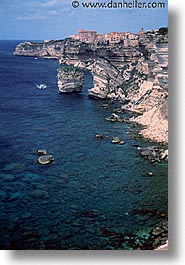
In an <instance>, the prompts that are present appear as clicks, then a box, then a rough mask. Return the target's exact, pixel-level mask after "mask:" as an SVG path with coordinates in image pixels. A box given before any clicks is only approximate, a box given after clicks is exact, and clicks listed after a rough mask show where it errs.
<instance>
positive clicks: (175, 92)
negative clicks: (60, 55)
mask: <svg viewBox="0 0 185 265" xmlns="http://www.w3.org/2000/svg"><path fill="white" fill-rule="evenodd" d="M169 27H170V42H169V50H170V54H169V55H170V56H169V62H170V68H169V95H170V97H169V98H170V100H169V132H170V133H169V142H170V148H169V149H170V157H169V195H170V197H169V228H170V229H169V251H160V252H158V251H11V252H10V253H9V254H10V256H9V258H10V260H12V261H15V260H17V261H19V262H20V264H21V262H22V263H25V262H26V261H36V260H38V261H41V262H42V261H43V262H46V263H47V262H52V264H53V262H63V263H65V262H66V263H67V262H68V261H71V262H77V261H81V262H82V263H85V262H86V263H88V262H89V261H90V262H92V261H94V262H98V261H103V262H106V261H108V263H109V262H112V263H113V264H114V263H115V261H124V262H125V261H130V260H132V261H136V262H137V261H138V258H139V259H140V260H143V261H146V262H147V261H148V262H149V263H151V258H153V259H154V260H155V261H159V260H163V261H167V262H168V261H169V262H171V261H172V260H174V261H175V260H176V258H177V257H178V254H179V253H178V249H179V246H178V242H179V237H180V231H179V230H180V228H178V227H177V216H179V215H178V214H179V211H180V205H181V203H180V202H179V201H178V196H177V194H178V180H179V176H180V172H179V168H180V167H179V162H178V159H175V158H176V157H177V153H178V150H177V148H178V146H180V142H179V141H180V140H179V137H178V136H179V132H178V130H177V128H179V126H178V125H179V124H180V115H179V113H178V108H177V105H176V104H177V102H178V101H179V98H180V84H179V82H178V80H179V78H178V72H179V70H178V65H179V64H178V58H179V57H180V56H178V54H179V51H177V47H176V45H177V44H176V43H177V40H178V39H179V38H178V36H179V35H180V32H179V30H178V29H179V28H180V27H179V17H178V13H177V12H176V10H169ZM174 73H175V74H174ZM88 75H89V78H90V74H88ZM84 93H86V91H84ZM172 139H176V141H175V142H174V141H172Z"/></svg>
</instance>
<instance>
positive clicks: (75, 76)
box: [57, 65, 84, 93]
mask: <svg viewBox="0 0 185 265" xmlns="http://www.w3.org/2000/svg"><path fill="white" fill-rule="evenodd" d="M57 77H58V89H59V92H60V93H72V92H81V90H82V86H83V83H84V72H83V70H81V69H80V68H78V67H74V66H72V65H67V66H63V67H61V68H58V75H57Z"/></svg>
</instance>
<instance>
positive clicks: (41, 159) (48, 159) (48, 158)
mask: <svg viewBox="0 0 185 265" xmlns="http://www.w3.org/2000/svg"><path fill="white" fill-rule="evenodd" d="M53 161H54V157H53V156H52V155H42V156H40V157H39V158H38V159H37V162H38V163H39V164H41V165H48V164H49V163H51V162H53Z"/></svg>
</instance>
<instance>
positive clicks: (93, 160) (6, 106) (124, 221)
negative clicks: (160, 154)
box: [0, 41, 168, 249]
mask: <svg viewBox="0 0 185 265" xmlns="http://www.w3.org/2000/svg"><path fill="white" fill-rule="evenodd" d="M15 45H16V42H5V41H1V42H0V80H1V82H0V90H1V98H0V109H1V112H0V155H1V161H0V169H1V173H0V178H1V187H0V212H1V214H0V247H1V249H133V248H135V247H137V246H138V245H140V244H141V243H143V242H145V240H146V239H147V237H148V235H149V231H150V230H151V228H152V227H153V226H154V225H156V224H158V223H161V222H162V221H164V218H162V217H160V215H159V214H158V212H159V211H162V212H165V213H166V214H167V199H168V198H167V197H168V190H167V188H168V187H167V164H166V163H154V164H151V163H149V162H148V161H146V160H144V159H143V158H142V157H141V156H140V155H139V152H138V150H137V147H136V146H135V145H139V146H141V147H142V146H148V145H152V143H148V142H146V141H144V140H142V139H141V140H134V139H133V138H132V136H131V135H130V134H129V133H128V130H129V124H124V123H123V124H121V123H111V122H107V121H105V118H107V117H109V116H110V114H111V113H112V111H113V110H114V108H115V107H116V106H115V104H111V103H110V102H109V103H108V102H107V101H98V100H92V99H89V98H88V97H87V90H88V88H89V87H91V86H92V77H91V75H90V73H88V72H86V74H85V76H86V79H85V84H84V88H83V93H81V94H69V95H62V94H58V89H57V84H56V74H57V71H56V69H57V66H58V63H57V61H56V60H52V59H51V60H48V59H41V58H38V59H37V60H36V59H35V58H29V57H15V56H13V55H12V52H13V50H14V48H15ZM41 83H43V84H46V85H47V88H46V89H45V90H39V89H38V88H37V86H36V85H37V84H41ZM105 103H108V104H109V107H108V108H104V107H102V104H105ZM96 133H102V134H105V135H107V136H108V138H107V139H104V140H101V139H96V138H95V135H96ZM113 136H118V137H120V139H122V140H124V141H125V143H126V144H125V145H114V144H112V143H111V138H112V137H113ZM37 149H47V150H48V152H49V153H50V154H52V155H53V156H54V158H55V161H54V162H53V163H52V164H50V165H47V166H42V165H39V164H37V163H36V160H37V158H38V157H37V154H36V150H37ZM147 172H153V173H154V176H153V177H146V174H147ZM135 209H137V210H138V211H137V212H136V211H134V210H135Z"/></svg>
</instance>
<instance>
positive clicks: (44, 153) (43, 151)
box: [37, 149, 47, 155]
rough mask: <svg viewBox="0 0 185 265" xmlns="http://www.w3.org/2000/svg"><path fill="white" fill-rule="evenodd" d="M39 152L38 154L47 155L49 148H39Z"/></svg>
mask: <svg viewBox="0 0 185 265" xmlns="http://www.w3.org/2000/svg"><path fill="white" fill-rule="evenodd" d="M37 154H38V155H47V150H45V149H38V150H37Z"/></svg>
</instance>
